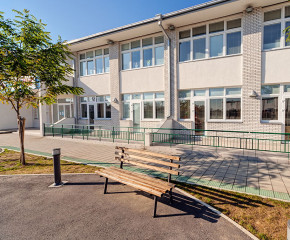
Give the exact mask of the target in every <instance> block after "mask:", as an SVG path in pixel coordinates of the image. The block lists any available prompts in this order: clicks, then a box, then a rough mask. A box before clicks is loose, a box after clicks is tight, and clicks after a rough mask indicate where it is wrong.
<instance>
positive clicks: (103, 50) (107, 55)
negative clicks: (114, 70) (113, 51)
mask: <svg viewBox="0 0 290 240" xmlns="http://www.w3.org/2000/svg"><path fill="white" fill-rule="evenodd" d="M105 49H109V47H105V48H96V49H92V50H89V51H83V52H80V53H79V54H78V59H79V69H81V63H83V62H85V63H86V64H85V66H86V69H85V75H83V76H82V75H81V72H79V76H80V77H86V76H94V75H101V74H107V73H110V57H109V53H108V54H105ZM96 50H102V55H99V56H96ZM88 52H93V54H94V55H93V58H87V53H88ZM81 54H85V59H80V56H81ZM106 57H109V71H107V72H106V71H105V70H106V69H105V58H106ZM97 59H102V63H103V69H102V70H103V71H102V73H97V68H96V60H97ZM88 61H93V65H94V73H93V74H88Z"/></svg>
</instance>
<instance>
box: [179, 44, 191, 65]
mask: <svg viewBox="0 0 290 240" xmlns="http://www.w3.org/2000/svg"><path fill="white" fill-rule="evenodd" d="M188 60H190V42H189V41H186V42H181V43H179V61H180V62H184V61H188Z"/></svg>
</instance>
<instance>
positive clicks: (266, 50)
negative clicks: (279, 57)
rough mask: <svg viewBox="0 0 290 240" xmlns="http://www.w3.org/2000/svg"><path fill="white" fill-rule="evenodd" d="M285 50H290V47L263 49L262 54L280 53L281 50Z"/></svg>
mask: <svg viewBox="0 0 290 240" xmlns="http://www.w3.org/2000/svg"><path fill="white" fill-rule="evenodd" d="M285 49H290V46H285V47H277V48H271V49H263V50H262V52H274V51H280V50H285Z"/></svg>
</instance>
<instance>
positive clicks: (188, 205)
mask: <svg viewBox="0 0 290 240" xmlns="http://www.w3.org/2000/svg"><path fill="white" fill-rule="evenodd" d="M113 183H114V182H110V183H109V184H108V186H109V185H114V184H113ZM122 193H136V194H137V195H141V196H144V197H147V198H150V199H152V210H153V204H154V201H153V196H152V195H150V194H148V193H146V192H143V191H139V190H132V191H124V192H118V191H113V192H110V191H108V192H107V194H122ZM172 196H173V203H172V204H170V201H169V196H168V194H165V195H164V196H163V197H162V198H158V204H157V216H156V218H165V217H177V216H186V215H192V216H194V217H195V218H201V219H203V220H206V221H208V222H211V223H216V222H217V221H218V219H219V218H220V215H219V214H217V213H215V212H213V211H211V210H210V209H209V208H207V207H205V206H204V205H202V204H200V203H198V202H196V201H195V200H194V199H192V198H189V197H187V196H184V195H182V194H179V193H176V192H173V193H172ZM160 204H165V205H167V206H169V207H171V208H175V209H177V210H179V211H181V212H180V213H173V214H163V215H160V214H158V207H159V206H160Z"/></svg>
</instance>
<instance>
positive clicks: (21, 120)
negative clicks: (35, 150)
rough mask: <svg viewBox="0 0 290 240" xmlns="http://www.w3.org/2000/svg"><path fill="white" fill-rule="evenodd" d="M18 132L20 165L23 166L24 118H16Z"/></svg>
mask: <svg viewBox="0 0 290 240" xmlns="http://www.w3.org/2000/svg"><path fill="white" fill-rule="evenodd" d="M18 131H19V140H20V163H22V165H25V153H24V131H25V118H24V117H21V116H19V117H18Z"/></svg>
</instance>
